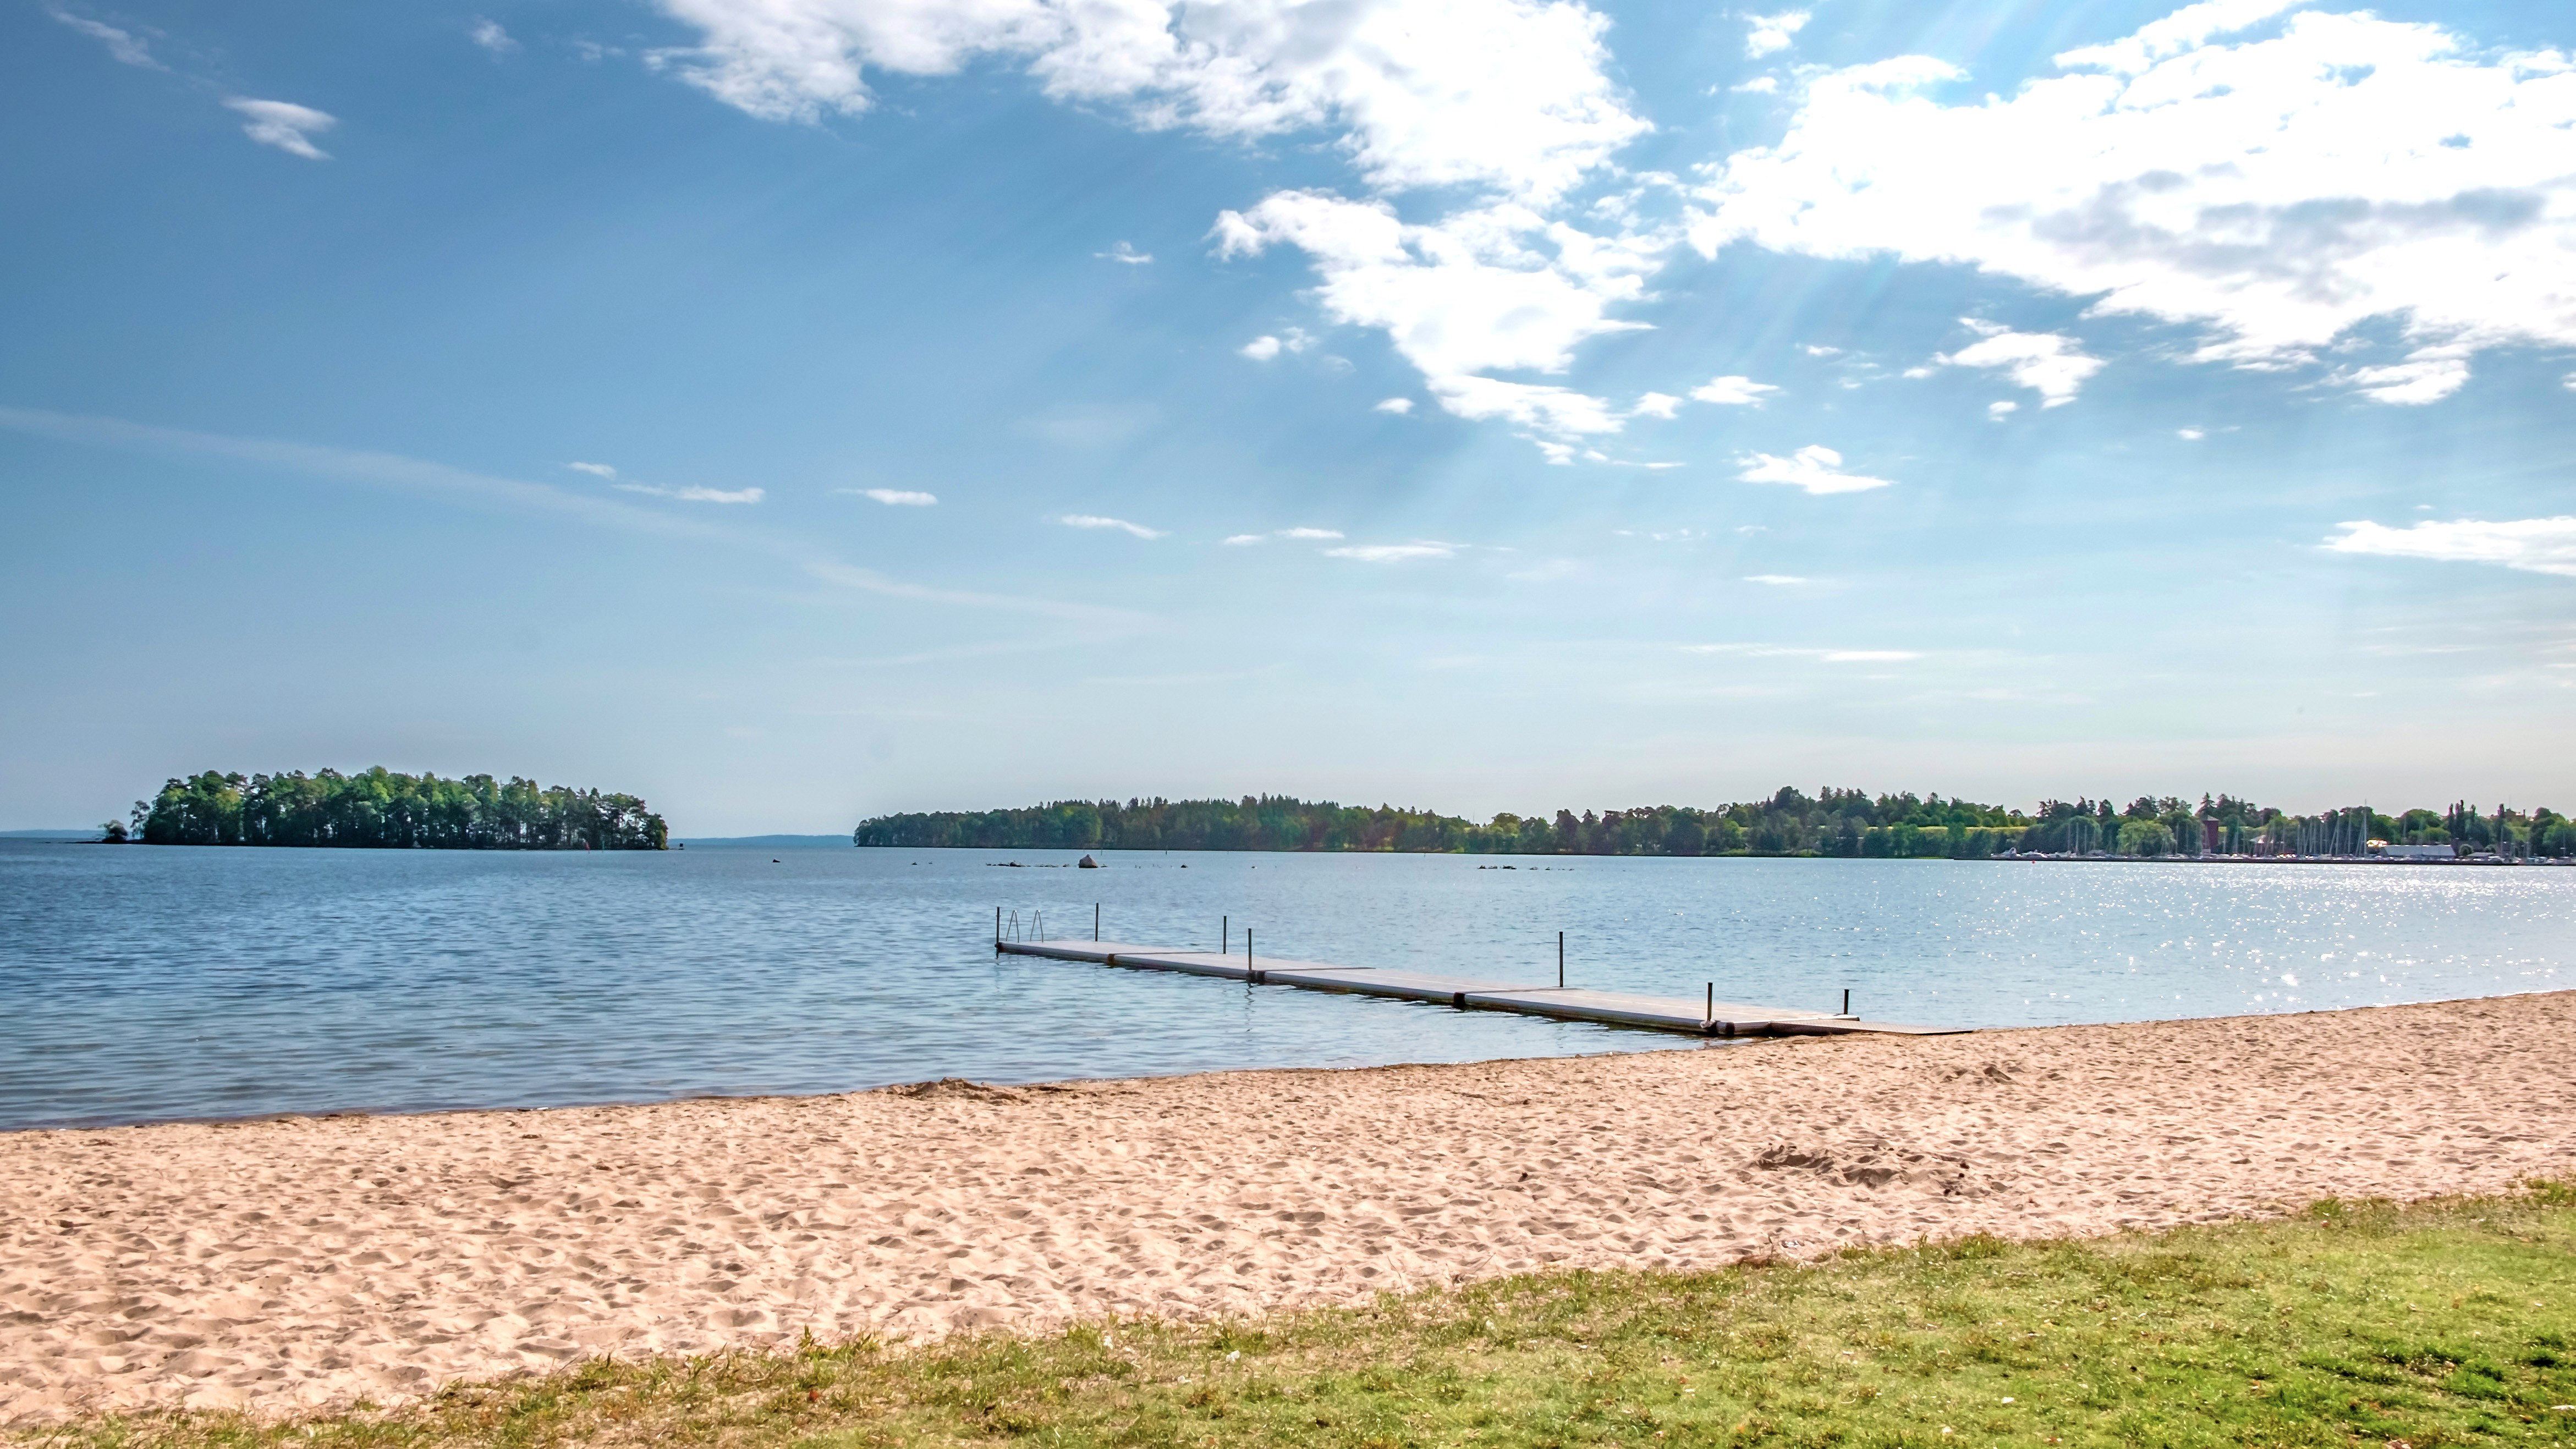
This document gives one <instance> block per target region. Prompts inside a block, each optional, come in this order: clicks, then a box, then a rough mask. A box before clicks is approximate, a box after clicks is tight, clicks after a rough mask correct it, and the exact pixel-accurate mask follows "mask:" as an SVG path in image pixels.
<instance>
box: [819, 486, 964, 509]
mask: <svg viewBox="0 0 2576 1449" xmlns="http://www.w3.org/2000/svg"><path fill="white" fill-rule="evenodd" d="M832 491H833V492H835V493H841V494H845V495H847V496H849V497H852V498H867V499H872V500H874V501H876V502H878V503H882V504H884V505H886V506H887V507H889V508H928V507H930V506H931V505H933V504H935V503H937V502H938V501H939V495H938V494H936V493H924V492H922V491H920V490H919V489H916V488H836V489H834V490H832Z"/></svg>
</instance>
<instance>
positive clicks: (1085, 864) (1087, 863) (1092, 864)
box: [1074, 855, 1100, 870]
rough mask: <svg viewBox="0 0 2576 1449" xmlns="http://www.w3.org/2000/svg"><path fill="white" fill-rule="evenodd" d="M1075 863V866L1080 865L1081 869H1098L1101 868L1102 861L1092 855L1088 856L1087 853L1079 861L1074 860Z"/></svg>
mask: <svg viewBox="0 0 2576 1449" xmlns="http://www.w3.org/2000/svg"><path fill="white" fill-rule="evenodd" d="M1074 864H1075V866H1076V867H1078V868H1080V869H1082V870H1098V869H1100V862H1099V861H1096V860H1093V859H1092V858H1091V857H1090V856H1087V855H1086V856H1084V857H1083V858H1082V859H1080V860H1078V861H1075V862H1074Z"/></svg>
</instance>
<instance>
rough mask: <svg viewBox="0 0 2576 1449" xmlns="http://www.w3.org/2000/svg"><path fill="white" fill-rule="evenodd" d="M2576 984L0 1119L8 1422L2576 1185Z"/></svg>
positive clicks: (281, 1403) (382, 1393)
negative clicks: (1390, 1059)
mask: <svg viewBox="0 0 2576 1449" xmlns="http://www.w3.org/2000/svg"><path fill="white" fill-rule="evenodd" d="M2570 1042H2576V993H2560V994H2555V995H2548V996H2525V997H2515V998H2508V999H2502V1000H2492V1001H2475V1002H2462V1003H2453V1004H2445V1005H2434V1006H2412V1007H2399V1008H2391V1009H2385V1010H2374V1011H2356V1012H2346V1013H2338V1014H2330V1015H2315V1016H2294V1017H2269V1018H2241V1019H2234V1020H2222V1021H2196V1022H2174V1023H2156V1024H2146V1025H2136V1026H2119V1027H2065V1028H2055V1029H2050V1030H2044V1031H2021V1032H2004V1033H1989V1034H1981V1035H1976V1036H1966V1037H1946V1038H1932V1039H1915V1040H1906V1039H1871V1038H1853V1039H1846V1040H1804V1041H1783V1042H1764V1043H1760V1044H1756V1045H1751V1046H1742V1047H1731V1048H1720V1049H1708V1050H1681V1051H1674V1052H1657V1053H1650V1054H1644V1055H1635V1056H1610V1057H1587V1058H1578V1059H1570V1060H1550V1061H1518V1062H1494V1063H1486V1064H1481V1065H1472V1066H1456V1067H1398V1068H1390V1069H1386V1070H1379V1071H1354V1072H1247V1073H1238V1074H1231V1075H1222V1076H1203V1077H1187V1078H1175V1079H1166V1080H1158V1081H1135V1082H1105V1083H1091V1084H1078V1085H1072V1086H1065V1087H1054V1088H1030V1089H1021V1090H1009V1091H1005V1090H985V1089H971V1088H970V1089H962V1090H961V1089H957V1088H943V1089H932V1090H928V1091H921V1090H917V1089H916V1090H913V1091H909V1092H907V1091H906V1090H903V1089H897V1090H893V1091H885V1092H869V1093H861V1094H857V1095H852V1096H840V1097H824V1098H814V1099H805V1100H775V1099H773V1100H762V1101H722V1102H687V1103H678V1104H672V1105H665V1106H650V1107H614V1108H599V1109H587V1110H577V1111H557V1112H472V1113H458V1114H451V1115H442V1116H426V1117H397V1118H340V1119H328V1120H295V1121H283V1122H262V1123H250V1124H240V1125H230V1126H169V1127H145V1128H129V1129H123V1130H118V1131H85V1132H22V1133H13V1134H0V1422H28V1421H39V1420H43V1419H49V1418H57V1417H60V1416H62V1415H63V1414H65V1413H67V1412H70V1411H74V1410H76V1409H78V1408H80V1407H82V1406H86V1405H128V1406H132V1405H146V1404H167V1403H179V1402H184V1403H188V1404H196V1405H237V1404H247V1405H251V1406H254V1407H256V1408H258V1409H260V1410H262V1411H282V1410H286V1409H290V1408H293V1407H295V1406H298V1405H303V1404H317V1403H325V1402H332V1401H339V1400H346V1399H348V1398H351V1397H354V1396H356V1395H360V1394H365V1395H369V1396H373V1397H375V1398H378V1399H380V1400H381V1399H386V1398H393V1397H400V1396H403V1395H406V1394H411V1393H416V1392H419V1391H421V1390H423V1389H426V1388H429V1387H431V1386H433V1385H435V1384H437V1383H438V1382H440V1381H442V1380H445V1379H450V1378H455V1377H459V1376H486V1375H493V1374H498V1373H504V1372H507V1371H509V1370H513V1369H519V1368H545V1367H551V1366H553V1365H555V1364H558V1363H561V1362H563V1361H564V1360H567V1359H571V1358H575V1357H577V1356H580V1355H584V1354H593V1353H606V1352H611V1351H615V1352H621V1353H632V1352H643V1351H647V1350H665V1351H699V1350H705V1349H713V1348H719V1347H723V1346H727V1345H737V1344H768V1343H774V1342H777V1341H778V1340H780V1339H781V1338H783V1337H792V1336H793V1335H794V1334H795V1333H796V1332H797V1331H798V1330H800V1329H805V1328H811V1329H812V1330H814V1332H815V1333H817V1334H818V1335H823V1336H826V1337H830V1336H834V1335H843V1334H851V1333H856V1332H861V1331H875V1332H894V1333H905V1334H915V1335H921V1334H932V1333H937V1332H940V1331H943V1330H948V1329H952V1328H957V1327H961V1326H981V1325H988V1324H1002V1325H1010V1326H1013V1327H1026V1328H1043V1327H1046V1326H1049V1325H1054V1324H1060V1323H1062V1322H1064V1321H1065V1320H1067V1319H1070V1318H1074V1317H1077V1316H1097V1315H1107V1314H1113V1313H1116V1314H1131V1313H1162V1314H1185V1315H1186V1314H1212V1313H1246V1312H1254V1311H1258V1310H1262V1309H1269V1308H1279V1307H1287V1306H1293V1305H1299V1304H1314V1303H1342V1302H1350V1301H1353V1300H1358V1299H1364V1298H1365V1297H1366V1296H1367V1295H1369V1294H1371V1293H1373V1292H1375V1291H1377V1290H1379V1289H1387V1288H1397V1289H1400V1288H1407V1287H1413V1286H1417V1285H1423V1284H1431V1283H1440V1282H1446V1281H1451V1280H1454V1279H1460V1278H1474V1277H1484V1276H1490V1275H1495V1274H1502V1273H1511V1272H1516V1271H1520V1270H1524V1269H1531V1268H1538V1267H1542V1266H1545V1265H1549V1264H1601V1265H1607V1264H1628V1265H1654V1266H1670V1267H1694V1268H1695V1267H1708V1266H1713V1265H1717V1264H1722V1263H1726V1262H1729V1261H1732V1260H1735V1259H1738V1258H1741V1257H1743V1256H1744V1255H1746V1254H1751V1253H1787V1254H1802V1253H1811V1252H1815V1251H1819V1250H1822V1249H1826V1248H1829V1247H1833V1246H1838V1245H1841V1244H1845V1243H1857V1242H1889V1241H1902V1240H1909V1239H1915V1238H1920V1237H1924V1236H1927V1235H1933V1236H1945V1235H1952V1234H1960V1233H1967V1232H1973V1231H1977V1230H1981V1229H1982V1230H1986V1231H1991V1232H1997V1233H2005V1234H2013V1235H2044V1234H2065V1233H2084V1232H2098V1231H2103V1230H2107V1229H2111V1228H2114V1227H2119V1226H2142V1227H2143V1226H2150V1225H2156V1224H2166V1223H2177V1222H2185V1221H2192V1220H2198V1219H2207V1218H2215V1217H2222V1216H2228V1215H2234V1214H2247V1213H2261V1212H2266V1211H2271V1210H2276V1209H2278V1208H2280V1207H2282V1206H2285V1205H2290V1204H2296V1203H2300V1202H2305V1201H2308V1200H2312V1199H2315V1198H2318V1197H2323V1196H2329V1195H2343V1196H2359V1195H2384V1196H2391V1197H2401V1198H2403V1197H2415V1196H2424V1195H2429V1194H2440V1193H2455V1192H2479V1191H2488V1190H2493V1189H2500V1188H2503V1187H2506V1186H2508V1185H2509V1184H2511V1183H2512V1182H2514V1181H2515V1180H2516V1179H2518V1178H2523V1177H2526V1176H2531V1175H2563V1174H2568V1173H2570V1172H2571V1171H2576V1131H2572V1130H2571V1128H2576V1049H2571V1048H2570V1045H2569V1043H2570Z"/></svg>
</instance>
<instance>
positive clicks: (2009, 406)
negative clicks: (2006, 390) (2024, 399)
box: [1986, 398, 2021, 423]
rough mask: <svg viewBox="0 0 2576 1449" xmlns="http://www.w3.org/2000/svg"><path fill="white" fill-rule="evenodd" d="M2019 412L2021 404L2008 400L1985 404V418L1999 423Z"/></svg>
mask: <svg viewBox="0 0 2576 1449" xmlns="http://www.w3.org/2000/svg"><path fill="white" fill-rule="evenodd" d="M2020 411H2021V404H2020V403H2017V402H2014V401H2013V400H2011V399H2010V398H2004V399H2001V400H1999V401H1996V402H1990V403H1988V404H1986V416H1987V417H1990V418H1992V419H1994V420H1995V421H1996V422H1999V423H2000V422H2002V421H2003V420H2004V419H2006V418H2008V417H2011V416H2012V415H2013V414H2015V413H2017V412H2020Z"/></svg>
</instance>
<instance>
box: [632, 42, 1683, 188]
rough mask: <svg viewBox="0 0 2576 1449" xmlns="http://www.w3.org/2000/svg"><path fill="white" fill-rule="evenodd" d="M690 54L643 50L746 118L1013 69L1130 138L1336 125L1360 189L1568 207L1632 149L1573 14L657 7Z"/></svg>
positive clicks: (844, 103) (1614, 90)
mask: <svg viewBox="0 0 2576 1449" xmlns="http://www.w3.org/2000/svg"><path fill="white" fill-rule="evenodd" d="M661 8H662V9H663V10H664V11H665V12H666V13H668V14H669V15H671V16H672V17H673V18H675V19H677V20H679V21H681V22H683V23H684V24H687V25H688V26H690V27H692V28H693V29H694V30H696V31H697V36H698V44H697V45H695V46H692V47H687V48H684V49H677V50H666V51H661V52H657V53H656V59H657V61H658V63H659V64H661V65H663V66H665V67H667V68H669V69H670V70H672V71H673V72H675V73H676V74H678V75H679V76H680V77H681V78H683V79H684V80H686V81H688V82H689V83H690V84H692V85H696V86H698V87H700V88H702V89H704V90H706V91H707V92H708V93H710V94H712V95H714V96H716V97H717V98H719V99H721V100H723V101H725V102H726V103H727V104H730V105H734V106H738V107H740V108H741V109H743V110H745V111H748V112H750V113H751V114H753V115H756V116H763V117H768V118H772V119H779V120H813V119H816V118H818V117H820V116H821V115H823V114H825V113H827V112H834V111H837V112H841V113H843V114H850V115H855V114H858V113H861V112H864V111H866V110H867V109H868V108H869V107H870V105H871V104H872V100H871V97H870V94H869V90H868V83H867V75H868V72H870V71H878V72H886V73H892V74H898V75H908V76H940V75H952V74H955V73H956V72H957V71H959V70H961V69H963V68H964V67H965V66H966V65H968V64H969V63H970V62H973V61H976V60H979V59H984V58H993V59H1001V60H1007V61H1012V62H1016V63H1020V64H1024V65H1025V66H1026V67H1027V68H1028V70H1029V72H1030V74H1032V75H1034V76H1035V77H1037V79H1038V80H1039V82H1040V83H1041V84H1042V85H1043V86H1044V87H1045V89H1046V91H1047V93H1048V94H1050V95H1052V96H1055V97H1057V98H1058V99H1061V100H1067V101H1076V102H1088V103H1100V104H1115V105H1118V106H1120V107H1122V108H1123V110H1124V112H1125V114H1126V116H1127V118H1128V119H1129V121H1130V122H1131V123H1132V124H1135V125H1138V126H1141V127H1145V128H1148V129H1175V128H1185V129H1189V130H1195V131H1199V132H1202V133H1204V134H1208V135H1212V136H1218V137H1223V138H1228V139H1244V140H1248V139H1254V138H1259V137H1264V136H1276V135H1283V134H1287V133H1291V132H1297V131H1306V130H1316V129H1324V128H1330V129H1334V130H1338V131H1339V132H1341V136H1340V138H1339V141H1340V146H1341V148H1342V150H1343V151H1344V152H1345V154H1347V155H1348V156H1349V158H1350V159H1351V161H1352V163H1353V164H1354V165H1355V166H1357V167H1358V168H1359V170H1360V172H1361V174H1362V175H1363V176H1365V177H1366V178H1367V179H1368V181H1369V183H1370V184H1371V185H1372V186H1375V187H1378V188H1380V189H1387V190H1397V189H1407V188H1415V187H1431V186H1459V185H1466V186H1477V187H1486V188H1492V189H1495V190H1499V191H1503V192H1506V193H1508V194H1511V195H1515V196H1521V197H1527V198H1552V197H1555V196H1558V195H1561V194H1563V193H1564V192H1565V191H1566V190H1567V189H1568V188H1569V187H1571V186H1572V185H1573V184H1574V183H1575V182H1576V181H1577V180H1578V179H1580V178H1581V177H1582V176H1583V175H1584V174H1585V173H1586V172H1588V171H1590V170H1591V169H1592V168H1593V167H1595V166H1598V165H1600V164H1601V163H1602V162H1603V161H1604V160H1605V159H1607V158H1608V156H1609V155H1610V153H1611V152H1613V151H1615V150H1617V149H1618V148H1619V147H1620V146H1623V145H1625V144H1626V143H1627V142H1628V141H1629V140H1631V139H1633V138H1634V137H1636V136H1638V135H1640V134H1642V133H1644V132H1645V131H1646V130H1647V129H1648V126H1647V123H1646V122H1645V121H1644V120H1642V119H1640V118H1639V117H1638V116H1637V115H1635V114H1634V113H1633V112H1632V111H1631V110H1630V109H1629V107H1628V104H1627V101H1626V99H1625V97H1624V96H1623V95H1622V93H1621V91H1620V88H1619V87H1618V86H1617V85H1616V84H1615V83H1614V82H1613V81H1612V80H1611V79H1610V76H1609V71H1608V64H1607V63H1608V60H1609V51H1608V47H1607V46H1606V45H1605V43H1604V35H1605V33H1606V32H1607V30H1608V29H1609V22H1608V20H1607V19H1605V18H1604V17H1603V16H1601V15H1599V14H1598V13H1596V12H1594V11H1593V10H1591V9H1590V8H1589V7H1587V6H1585V5H1583V4H1580V3H1577V0H1349V3H1342V4H1331V5H1324V4H1301V3H1297V0H1234V3H1220V4H1189V3H1183V0H1125V3H1086V0H940V3H934V0H661Z"/></svg>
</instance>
